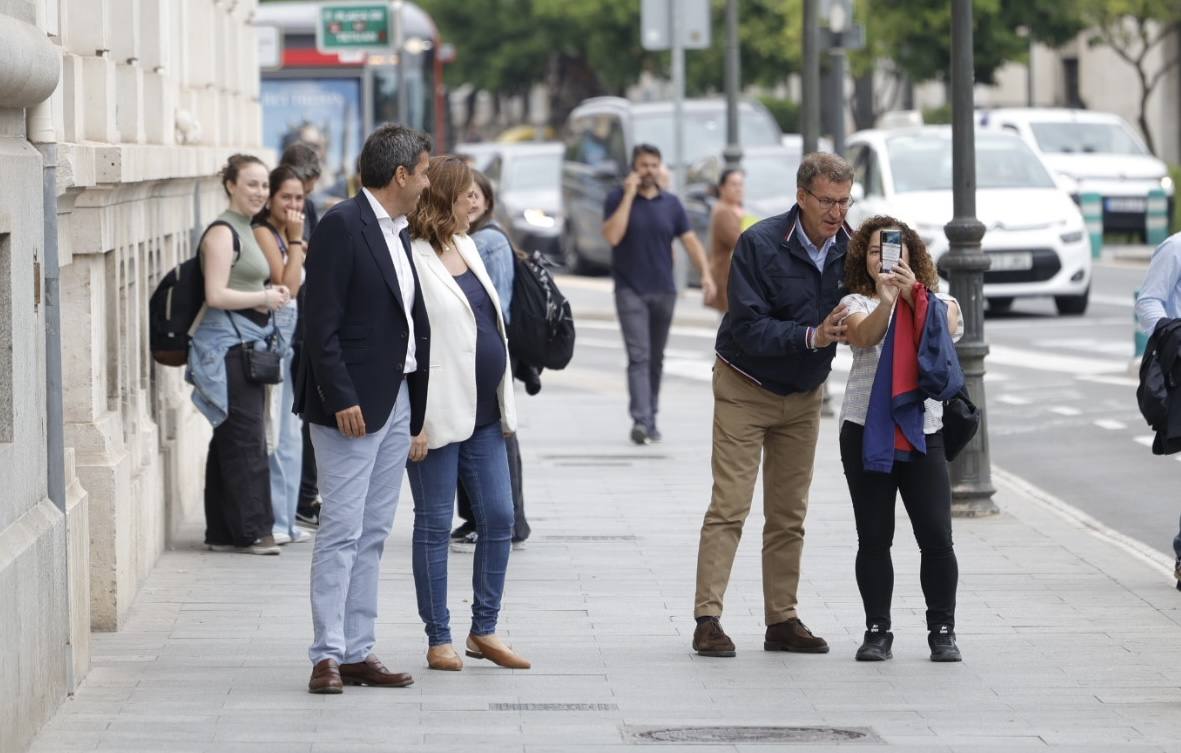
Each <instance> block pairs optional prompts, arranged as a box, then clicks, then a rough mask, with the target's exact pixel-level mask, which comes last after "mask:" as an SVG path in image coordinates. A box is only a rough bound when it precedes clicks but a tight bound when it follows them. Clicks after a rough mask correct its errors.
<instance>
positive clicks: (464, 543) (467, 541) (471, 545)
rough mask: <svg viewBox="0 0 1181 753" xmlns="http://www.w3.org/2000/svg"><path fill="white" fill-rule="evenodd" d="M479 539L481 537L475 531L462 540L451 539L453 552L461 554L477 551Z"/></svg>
mask: <svg viewBox="0 0 1181 753" xmlns="http://www.w3.org/2000/svg"><path fill="white" fill-rule="evenodd" d="M479 538H480V535H479V534H478V533H476V532H475V531H472V532H471V533H469V534H468V535H467V536H464V537H463V538H462V539H451V551H453V552H459V553H461V554H468V553H470V552H474V551H476V541H477V540H478V539H479Z"/></svg>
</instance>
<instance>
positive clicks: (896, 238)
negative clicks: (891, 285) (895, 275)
mask: <svg viewBox="0 0 1181 753" xmlns="http://www.w3.org/2000/svg"><path fill="white" fill-rule="evenodd" d="M901 258H902V231H901V230H898V229H897V228H895V229H893V230H883V231H882V271H883V272H890V271H893V269H894V265H896V264H897V263H898V261H899V260H900V259H901Z"/></svg>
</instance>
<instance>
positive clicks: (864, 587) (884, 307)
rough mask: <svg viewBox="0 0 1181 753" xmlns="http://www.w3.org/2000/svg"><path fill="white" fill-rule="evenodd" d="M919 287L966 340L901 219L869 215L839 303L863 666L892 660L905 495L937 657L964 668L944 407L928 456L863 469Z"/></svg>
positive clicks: (935, 417)
mask: <svg viewBox="0 0 1181 753" xmlns="http://www.w3.org/2000/svg"><path fill="white" fill-rule="evenodd" d="M894 229H897V230H900V231H901V236H902V257H901V260H900V261H899V262H898V263H897V264H896V265H895V266H894V267H893V269H892V270H891V271H888V272H887V271H883V269H882V243H881V235H882V231H883V230H894ZM920 283H921V284H922V285H923V286H925V287H926V288H927V290H929V291H930V292H931V293H932V294H936V295H938V297H939V298H940V299H941V300H942V301H943V302H944V303H946V304H947V318H948V330H949V331H950V332H951V333H952V336H953V339H958V338H959V336H960V334H961V331H962V325H961V322H960V309H959V304H958V303H957V302H956V300H955V299H954V298H952V297H951V296H949V295H945V294H937V293H935V291H936V290H937V289H938V287H939V276H938V274H937V273H936V271H935V264H934V262H933V261H932V260H931V256H930V255H929V254H928V253H927V249H926V246H925V245H924V244H923V241H922V239H920V238H919V236H918V234H917V233H915V231H914V230H912V229H911V228H910V227H908V226H907V225H906V224H905V223H903V222H899V221H898V220H896V219H894V218H893V217H880V216H879V217H871V218H870V219H868V220H866V221H865V222H864V223H863V224H862V225H861V227H860V229H858V231H857V232H856V234H854V235H853V237H852V238H851V239H850V240H849V250H848V253H847V254H846V256H845V286H846V288H847V289H848V290H849V294H848V295H846V296H845V297H844V299H842V301H841V304H842V305H844V306H845V307H846V310H847V311H848V312H849V314H848V316H847V318H846V319H845V324H846V325H847V327H848V329H847V332H848V338H849V345H850V347H851V348H852V349H853V367H852V369H851V370H850V372H849V383H848V386H847V387H846V388H845V400H844V404H843V405H842V406H841V413H840V417H839V419H838V421H837V425H838V426H840V443H841V462H842V463H843V465H844V467H845V479H846V481H847V482H848V484H849V495H850V496H851V497H852V500H853V514H854V517H855V518H856V522H857V565H856V571H857V587H858V589H859V590H860V591H861V600H862V603H863V605H864V607H865V627H866V631H865V641H864V642H863V643H862V644H861V647H860V648H859V649H858V650H857V660H858V661H883V660H886V659H889V658H891V657H892V653H891V646H892V645H893V641H894V634H893V633H892V632H890V601H891V597H892V595H893V590H894V565H893V562H892V561H891V559H890V546H891V544H892V543H893V540H894V501H895V498H896V497H897V496H898V494H899V493H901V495H902V504H903V505H904V506H905V507H906V512H907V515H908V516H909V517H910V523H911V527H912V528H913V529H914V535H915V539H916V540H917V541H918V545H919V550H920V552H921V554H922V560H921V565H920V568H919V580H920V582H921V584H922V588H923V596H924V597H925V599H926V602H927V630H928V631H929V633H928V637H927V642H928V645H929V646H930V649H931V660H932V661H960V652H959V649H958V648H957V647H956V642H955V594H956V584H957V581H958V580H959V569H958V566H957V564H956V558H955V550H954V548H953V546H952V540H951V481H950V478H949V476H948V470H947V460H946V458H945V457H944V452H943V433H942V428H943V420H942V419H943V405H942V404H941V403H939V402H938V401H935V400H926V401H925V404H924V414H923V433H924V435H926V444H927V446H926V450H927V451H926V453H915V455H914V457H913V458H912V459H911V460H907V461H899V462H895V463H894V467H893V469H892V470H891V471H890V472H889V473H878V472H874V471H867V470H865V468H864V467H863V465H862V442H863V438H864V434H865V421H866V414H867V412H868V410H869V402H870V392H871V391H872V389H873V382H874V375H875V374H876V373H877V368H878V360H879V358H880V356H881V353H882V343H883V340H884V339H885V336H886V331H887V330H888V329H889V327H890V321H891V319H892V317H893V314H894V309H895V306H896V304H897V303H898V300H899V299H903V300H905V301H907V302H908V303H910V302H911V301H912V296H913V294H914V291H915V289H916V286H917V285H919V284H920Z"/></svg>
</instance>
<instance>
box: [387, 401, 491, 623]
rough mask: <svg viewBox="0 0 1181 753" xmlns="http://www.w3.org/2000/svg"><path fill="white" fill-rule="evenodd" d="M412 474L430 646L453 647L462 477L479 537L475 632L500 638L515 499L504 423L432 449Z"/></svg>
mask: <svg viewBox="0 0 1181 753" xmlns="http://www.w3.org/2000/svg"><path fill="white" fill-rule="evenodd" d="M407 474H408V476H409V479H410V493H411V494H412V495H413V496H414V543H413V559H412V561H413V566H414V589H415V591H416V592H417V594H418V615H419V617H421V618H422V621H423V624H424V625H425V627H426V634H427V640H428V642H429V644H430V645H432V646H438V645H442V644H446V643H451V642H452V640H451V613H450V612H449V611H448V609H447V553H448V543H449V536H450V533H451V520H452V511H453V510H454V508H455V491H456V486H457V485H458V482H459V479H460V478H462V479H463V484H464V487H465V488H466V489H467V492H468V495H469V497H470V499H471V503H472V512H473V513H474V514H475V519H476V532H477V533H478V534H479V536H478V538H477V540H476V551H475V560H474V562H473V565H472V594H473V599H472V627H471V632H472V633H473V634H474V635H491V634H492V633H495V632H496V619H497V616H498V615H499V614H500V600H501V596H502V595H503V594H504V579H505V573H506V572H507V570H508V557H509V552H510V551H511V549H512V545H511V543H510V542H511V539H512V534H513V493H512V486H511V484H510V481H509V467H508V453H507V451H506V449H505V440H504V435H503V434H502V433H501V429H500V422H499V421H494V422H492V423H489V424H486V425H484V426H480V427H477V428H476V430H475V431H474V432H473V433H472V435H471V436H470V437H468V438H467V439H465V440H464V441H462V442H453V443H452V444H449V445H445V446H443V447H440V448H438V449H435V450H431V451H430V452H428V453H427V456H426V458H424V459H423V460H422V461H420V462H418V463H410V464H409V466H407Z"/></svg>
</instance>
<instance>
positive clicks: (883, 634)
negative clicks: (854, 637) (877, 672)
mask: <svg viewBox="0 0 1181 753" xmlns="http://www.w3.org/2000/svg"><path fill="white" fill-rule="evenodd" d="M893 645H894V634H893V633H891V632H890V631H889V630H886V629H885V628H883V627H882V626H881V625H870V626H869V630H866V631H865V640H864V641H863V642H862V644H861V648H859V649H857V661H885V660H887V659H893V658H894V654H893V653H892V652H891V651H890V648H891V646H893Z"/></svg>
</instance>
